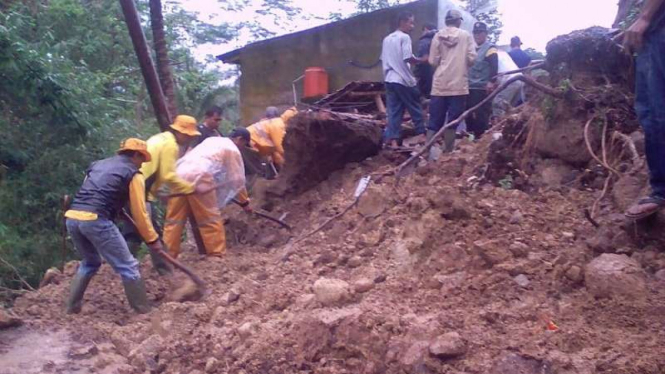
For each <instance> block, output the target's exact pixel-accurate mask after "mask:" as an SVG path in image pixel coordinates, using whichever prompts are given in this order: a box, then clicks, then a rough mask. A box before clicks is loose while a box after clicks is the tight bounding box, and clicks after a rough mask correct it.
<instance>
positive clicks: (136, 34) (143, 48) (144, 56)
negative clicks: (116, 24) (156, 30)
mask: <svg viewBox="0 0 665 374" xmlns="http://www.w3.org/2000/svg"><path fill="white" fill-rule="evenodd" d="M120 6H121V7H122V13H123V14H124V16H125V22H126V23H127V29H128V30H129V36H130V38H131V39H132V44H133V45H134V52H136V57H137V58H138V60H139V66H140V67H141V73H142V74H143V79H144V80H145V85H146V88H147V89H148V94H149V95H150V101H151V102H152V107H153V109H154V110H155V116H156V117H157V122H158V123H159V127H160V129H161V130H162V131H166V130H167V129H168V128H169V126H170V125H171V118H172V117H171V114H170V113H169V109H168V107H167V105H166V99H165V97H164V92H163V91H162V86H161V84H160V82H159V77H158V76H157V70H156V69H155V65H154V64H153V62H152V57H150V51H149V50H148V43H147V42H146V39H145V35H144V34H143V29H142V28H141V21H140V19H139V15H138V12H137V10H136V5H135V4H134V0H120Z"/></svg>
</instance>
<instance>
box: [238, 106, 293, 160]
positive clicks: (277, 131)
mask: <svg viewBox="0 0 665 374" xmlns="http://www.w3.org/2000/svg"><path fill="white" fill-rule="evenodd" d="M297 113H298V111H297V110H296V108H291V109H289V110H287V111H285V112H284V113H282V115H281V116H280V115H279V110H278V109H277V108H275V107H268V108H267V109H266V119H264V120H261V121H259V122H257V123H255V124H253V125H251V126H249V127H248V128H247V131H249V134H250V136H251V142H250V146H251V147H252V148H253V149H254V150H256V151H257V152H258V153H259V154H260V155H261V156H262V157H264V158H266V159H269V161H272V162H273V163H274V164H275V167H276V168H277V169H278V170H279V169H281V168H282V167H283V166H284V146H283V142H284V136H285V135H286V125H287V123H288V122H289V120H290V119H291V118H293V117H294V116H295V115H296V114H297Z"/></svg>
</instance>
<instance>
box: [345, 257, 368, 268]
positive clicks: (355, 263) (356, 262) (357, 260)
mask: <svg viewBox="0 0 665 374" xmlns="http://www.w3.org/2000/svg"><path fill="white" fill-rule="evenodd" d="M363 262H364V261H363V259H362V257H360V256H352V257H351V258H350V259H349V261H347V262H346V265H347V266H348V267H350V268H357V267H359V266H361V265H362V264H363Z"/></svg>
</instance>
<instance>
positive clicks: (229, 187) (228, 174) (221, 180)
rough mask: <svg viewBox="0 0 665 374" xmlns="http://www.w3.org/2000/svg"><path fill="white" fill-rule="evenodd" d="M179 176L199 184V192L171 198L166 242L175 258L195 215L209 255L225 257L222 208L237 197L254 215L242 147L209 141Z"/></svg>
mask: <svg viewBox="0 0 665 374" xmlns="http://www.w3.org/2000/svg"><path fill="white" fill-rule="evenodd" d="M177 173H178V175H179V176H180V177H181V178H183V179H184V180H189V181H192V182H193V181H195V180H198V181H199V182H198V184H197V187H196V193H194V194H189V195H177V196H171V197H170V198H169V203H168V207H167V209H166V211H167V213H166V220H165V224H164V243H165V244H166V246H167V248H168V250H169V252H170V253H171V256H173V258H177V257H178V255H179V254H180V239H181V236H182V231H183V229H184V228H185V224H186V222H187V217H188V216H189V215H190V214H192V215H193V216H194V218H195V219H196V222H197V225H198V229H199V232H200V233H201V237H202V240H203V244H204V248H205V250H206V254H207V255H208V256H213V257H222V256H223V255H224V253H226V235H225V231H224V220H223V218H222V215H221V212H220V208H221V207H223V206H224V205H226V204H227V203H228V202H229V201H231V199H233V198H236V197H237V199H238V201H239V203H240V204H241V206H242V207H243V209H245V211H247V212H251V208H250V207H249V197H248V195H247V191H246V190H245V167H244V165H243V161H242V156H241V155H240V151H239V150H238V147H237V146H236V144H235V142H234V141H232V140H231V139H229V138H220V137H213V138H209V139H206V140H204V141H203V142H202V143H201V144H199V145H198V146H197V147H196V148H194V149H193V150H192V151H190V152H189V153H187V154H186V155H185V156H184V157H183V158H181V159H180V160H179V161H178V166H177Z"/></svg>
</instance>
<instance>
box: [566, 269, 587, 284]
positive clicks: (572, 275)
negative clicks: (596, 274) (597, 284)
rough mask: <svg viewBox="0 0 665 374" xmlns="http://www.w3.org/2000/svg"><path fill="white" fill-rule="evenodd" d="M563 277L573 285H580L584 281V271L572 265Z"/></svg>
mask: <svg viewBox="0 0 665 374" xmlns="http://www.w3.org/2000/svg"><path fill="white" fill-rule="evenodd" d="M565 276H566V278H568V280H570V281H571V282H573V283H580V282H582V281H583V280H584V271H583V270H582V268H581V267H579V266H576V265H573V266H571V267H570V268H568V270H566V273H565Z"/></svg>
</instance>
